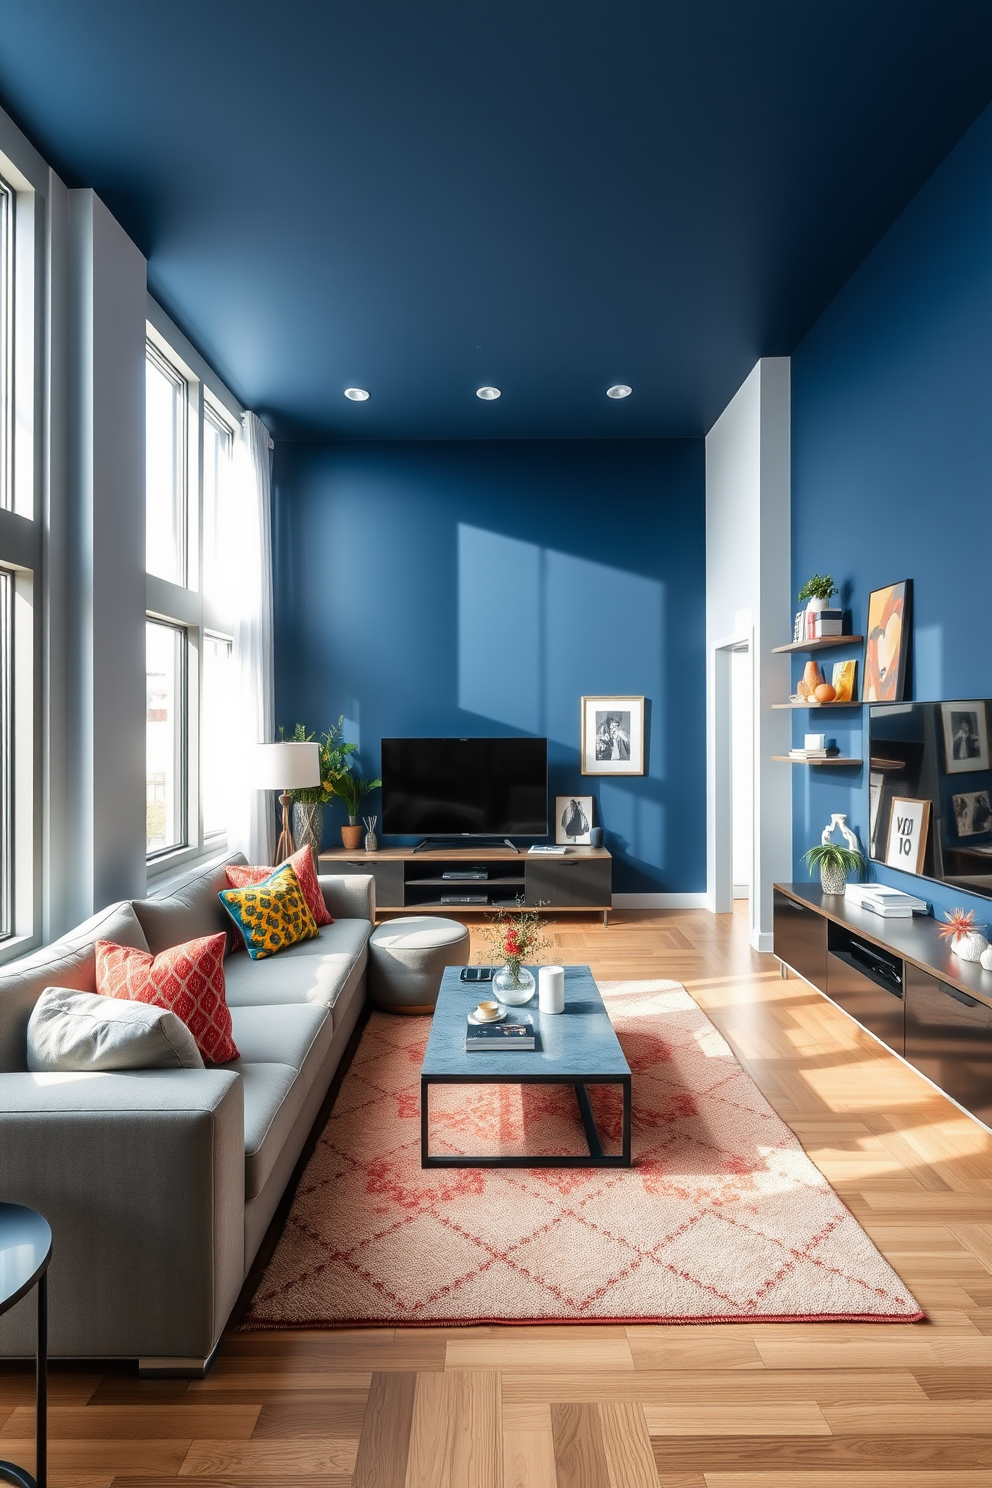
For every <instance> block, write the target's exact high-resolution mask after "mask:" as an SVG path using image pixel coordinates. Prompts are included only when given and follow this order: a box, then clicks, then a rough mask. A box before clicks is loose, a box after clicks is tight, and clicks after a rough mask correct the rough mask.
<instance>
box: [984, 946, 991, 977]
mask: <svg viewBox="0 0 992 1488" xmlns="http://www.w3.org/2000/svg"><path fill="white" fill-rule="evenodd" d="M981 961H982V967H983V969H984V970H985V971H992V946H988V947H986V949H985V950H984V951H983V952H982V955H981Z"/></svg>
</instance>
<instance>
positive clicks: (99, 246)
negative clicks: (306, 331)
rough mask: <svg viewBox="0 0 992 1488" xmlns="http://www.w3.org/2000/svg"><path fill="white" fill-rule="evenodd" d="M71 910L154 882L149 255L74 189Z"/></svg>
mask: <svg viewBox="0 0 992 1488" xmlns="http://www.w3.org/2000/svg"><path fill="white" fill-rule="evenodd" d="M65 221H66V235H67V252H66V275H67V294H66V316H65V329H66V342H67V353H68V355H67V366H68V376H67V387H66V390H65V392H66V399H67V420H66V422H67V426H68V432H69V437H68V461H67V469H66V488H65V500H66V506H67V515H68V544H67V552H66V555H65V565H66V569H67V589H68V597H69V604H68V606H67V613H68V616H69V617H71V619H70V621H69V625H70V630H69V634H68V636H67V644H66V655H67V659H68V666H67V672H68V678H69V686H68V698H67V714H68V723H69V737H70V738H71V739H72V741H73V746H72V749H71V751H70V754H69V759H68V761H67V783H68V791H67V798H68V819H67V821H66V838H67V842H66V857H67V861H68V862H69V863H71V865H72V867H71V874H70V876H69V882H68V884H67V887H66V894H65V910H66V913H67V916H68V919H69V922H70V923H71V922H72V921H73V920H76V919H79V918H80V917H82V916H84V915H86V914H89V913H92V912H93V910H95V909H98V908H100V907H101V906H102V905H104V904H107V903H109V902H110V901H112V900H114V899H123V898H132V897H139V896H141V895H142V894H143V893H144V891H145V711H146V705H145V655H144V642H145V500H144V490H145V313H146V272H145V260H144V258H143V257H142V255H141V254H140V253H139V252H138V249H137V248H136V247H135V245H134V244H133V243H132V242H131V240H130V239H129V238H128V237H127V235H126V234H125V233H124V231H123V229H122V228H121V227H120V225H119V224H118V223H117V222H116V221H115V219H114V218H113V217H112V216H111V215H110V213H109V212H108V211H107V209H106V207H105V206H104V205H103V203H102V202H101V201H100V199H99V198H98V197H97V196H96V195H95V194H94V193H93V192H92V191H89V190H82V191H70V192H68V193H67V213H66V219H65Z"/></svg>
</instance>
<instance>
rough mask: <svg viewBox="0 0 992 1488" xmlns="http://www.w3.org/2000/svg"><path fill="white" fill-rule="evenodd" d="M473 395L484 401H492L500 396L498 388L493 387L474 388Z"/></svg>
mask: <svg viewBox="0 0 992 1488" xmlns="http://www.w3.org/2000/svg"><path fill="white" fill-rule="evenodd" d="M475 396H476V397H477V398H481V399H482V401H483V402H484V403H492V402H494V400H495V399H496V398H498V397H500V390H499V388H494V387H484V388H476V390H475Z"/></svg>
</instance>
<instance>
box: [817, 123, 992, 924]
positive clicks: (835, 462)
mask: <svg viewBox="0 0 992 1488" xmlns="http://www.w3.org/2000/svg"><path fill="white" fill-rule="evenodd" d="M792 407H793V436H792V438H793V444H792V449H793V527H792V533H793V567H792V573H793V579H794V581H795V586H796V589H797V590H798V588H799V586H800V584H801V583H802V582H803V580H804V579H806V578H808V577H809V575H810V574H811V573H812V572H813V571H814V570H819V572H820V573H831V574H832V575H833V577H834V580H835V582H837V583H838V584H843V586H844V591H843V593H844V600H845V603H846V605H847V606H848V608H849V610H850V612H851V615H850V618H851V620H852V622H853V629H855V630H856V631H857V632H863V631H864V626H865V619H866V614H867V604H868V594H869V591H870V590H872V589H876V588H880V587H882V586H883V585H885V584H887V583H891V582H893V581H896V580H900V579H904V578H912V579H913V582H914V591H915V594H914V599H915V621H914V626H913V630H914V642H913V651H912V674H911V691H910V692H909V693H908V696H911V697H915V698H932V699H936V698H981V697H990V696H992V615H990V612H992V604H990V584H989V569H990V565H992V110H987V111H986V112H985V113H984V114H983V115H982V116H981V118H980V119H979V120H978V122H977V123H976V124H975V125H974V127H973V128H972V129H971V130H970V132H969V133H968V134H967V135H965V137H964V139H963V140H962V141H961V143H960V144H959V145H958V146H957V148H956V149H955V150H954V151H953V152H952V153H951V155H950V156H948V158H947V160H946V161H945V162H944V164H943V165H941V167H940V168H939V169H938V170H937V172H936V173H935V174H934V175H933V176H932V177H931V179H930V181H929V182H928V183H927V185H926V186H925V187H924V189H923V190H922V191H921V192H920V194H919V195H918V196H917V197H916V198H915V200H914V201H913V202H912V203H911V204H910V206H909V207H908V208H907V210H906V211H905V212H904V213H903V215H902V216H901V217H900V218H899V220H898V221H897V222H896V223H895V225H894V226H893V227H892V229H891V230H890V231H889V233H888V234H887V235H886V236H885V238H883V239H882V241H881V242H880V243H879V245H878V247H877V248H876V249H875V250H874V252H873V253H872V254H871V256H870V257H869V258H868V259H867V260H866V261H865V263H864V264H863V265H862V266H861V268H860V269H859V270H858V272H857V273H856V274H855V275H854V277H853V278H852V279H851V280H850V281H849V283H848V284H847V285H846V287H845V288H844V289H843V291H842V292H841V293H840V294H839V295H838V296H837V298H836V300H834V302H833V304H832V305H831V306H830V308H829V309H828V310H827V312H826V313H825V314H824V315H823V316H822V318H821V319H820V320H819V321H818V322H817V324H816V325H815V326H814V328H813V330H812V331H811V332H810V333H809V335H808V336H807V337H806V339H805V340H804V341H803V343H802V344H801V345H800V347H799V348H798V350H797V351H796V353H795V355H794V358H793V363H792ZM797 608H798V605H797ZM858 674H859V685H860V680H861V665H860V662H859V667H858ZM795 718H796V726H795V732H796V735H797V737H798V736H799V735H800V734H801V732H802V729H803V727H804V726H806V725H805V720H806V718H807V715H806V714H805V713H797V714H796V715H795ZM820 718H822V719H823V720H825V722H821V721H819V720H818V719H816V715H813V719H815V720H816V721H815V722H814V721H811V723H810V724H809V726H810V727H815V728H823V727H826V726H828V727H829V731H830V732H831V733H832V734H833V735H834V736H835V737H836V738H837V742H838V744H839V745H841V747H842V750H843V752H844V753H851V754H854V755H856V756H859V757H866V756H865V746H866V739H863V737H862V728H863V727H865V726H866V725H867V718H865V719H864V720H862V718H861V715H860V714H858V715H855V714H853V713H852V714H844V713H841V712H838V713H831V714H829V715H827V714H823V715H820ZM845 719H847V720H852V721H851V722H849V723H848V722H844V720H845ZM855 719H856V722H855V721H853V720H855ZM800 742H801V740H800ZM867 774H868V772H867V770H866V769H865V770H859V771H847V770H843V771H841V770H835V769H819V770H816V769H813V770H810V769H805V768H804V769H797V770H795V771H794V777H795V797H794V822H795V854H796V877H797V879H798V878H801V877H803V876H804V869H803V868H802V866H801V865H800V863H799V861H798V860H799V856H800V854H801V853H802V852H803V851H804V850H805V849H806V848H807V847H809V846H810V844H811V843H814V842H818V841H819V837H820V831H821V828H822V827H823V824H824V823H825V822H826V821H827V820H828V819H829V814H830V812H831V811H846V812H847V813H848V818H849V822H850V824H851V825H852V826H854V827H855V828H856V829H857V832H858V835H859V837H860V839H861V841H862V843H865V844H866V843H867V841H868V789H867ZM877 876H878V878H879V879H884V880H885V881H887V882H891V883H901V884H904V885H906V886H912V887H915V889H916V891H917V892H919V893H921V894H922V895H924V896H925V897H927V898H929V899H930V900H931V901H932V902H933V903H934V904H935V907H936V909H937V912H938V913H939V912H941V911H942V910H943V909H945V908H947V907H949V906H950V905H951V904H952V903H961V902H963V901H967V903H968V904H969V905H970V906H971V907H975V908H977V909H978V918H979V919H981V920H985V921H986V922H988V921H992V905H990V904H989V902H988V900H983V899H972V898H968V896H965V895H963V894H962V892H961V891H960V890H951V889H946V888H939V887H937V886H936V885H933V884H930V883H922V882H921V881H920V880H918V879H914V878H911V877H910V876H909V875H904V874H899V873H895V872H892V871H890V870H888V869H885V868H879V869H878V873H877Z"/></svg>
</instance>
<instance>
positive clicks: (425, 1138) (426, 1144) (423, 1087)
mask: <svg viewBox="0 0 992 1488" xmlns="http://www.w3.org/2000/svg"><path fill="white" fill-rule="evenodd" d="M429 1090H430V1085H429V1083H428V1082H427V1081H426V1080H425V1079H424V1077H423V1075H421V1077H420V1166H421V1167H422V1168H426V1167H428V1166H429V1165H430V1143H431V1138H430V1112H429V1111H428V1109H427V1099H428V1091H429Z"/></svg>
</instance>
